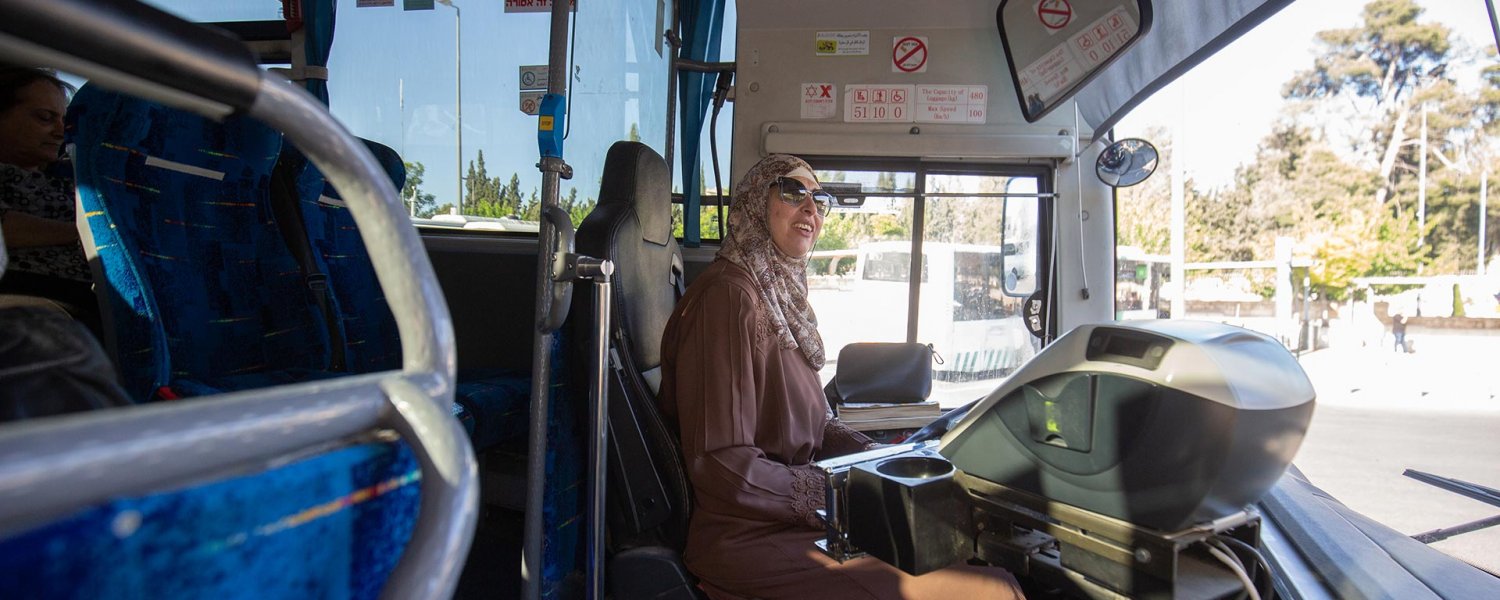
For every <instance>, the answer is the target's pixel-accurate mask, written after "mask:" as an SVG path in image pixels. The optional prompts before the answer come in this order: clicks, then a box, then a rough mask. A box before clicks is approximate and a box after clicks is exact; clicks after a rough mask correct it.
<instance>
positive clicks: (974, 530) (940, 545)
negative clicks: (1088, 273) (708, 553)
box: [819, 321, 1314, 598]
mask: <svg viewBox="0 0 1500 600" xmlns="http://www.w3.org/2000/svg"><path fill="white" fill-rule="evenodd" d="M1313 403H1314V392H1313V386H1312V383H1311V382H1310V381H1309V380H1308V378H1307V375H1306V374H1305V373H1304V372H1303V371H1302V369H1301V367H1300V366H1299V365H1298V364H1297V362H1296V360H1295V359H1294V358H1293V357H1292V356H1291V355H1290V354H1288V353H1287V351H1286V349H1285V348H1283V347H1282V346H1281V345H1280V344H1278V343H1277V342H1276V341H1275V340H1272V339H1270V338H1268V337H1266V336H1264V335H1262V334H1259V333H1255V332H1252V331H1248V330H1244V329H1240V328H1237V327H1232V326H1228V325H1222V324H1218V323H1207V322H1193V321H1145V322H1137V323H1131V324H1123V323H1118V324H1109V325H1087V326H1081V327H1078V328H1077V329H1075V330H1073V331H1071V332H1069V333H1068V334H1067V335H1065V336H1063V337H1062V338H1060V339H1058V340H1057V342H1055V343H1054V344H1052V345H1050V346H1048V347H1047V349H1046V350H1045V351H1043V352H1042V353H1041V354H1039V355H1037V357H1036V358H1034V359H1033V360H1032V361H1031V362H1029V363H1027V364H1026V366H1024V367H1022V368H1021V369H1020V370H1018V371H1017V372H1016V373H1015V374H1014V375H1013V376H1012V377H1010V378H1009V379H1008V380H1006V382H1005V383H1004V384H1003V385H1001V386H1000V387H999V388H998V389H996V390H995V391H994V392H992V393H991V394H990V395H989V396H987V397H985V398H984V399H982V400H979V401H978V402H977V403H976V404H975V405H974V407H973V408H972V409H971V410H970V411H969V412H968V414H967V415H966V416H965V417H964V418H963V419H962V420H960V421H959V422H957V423H956V424H955V425H954V427H953V429H952V430H951V431H948V432H947V433H946V434H944V435H943V436H942V438H941V439H936V440H928V441H923V442H917V443H913V444H907V445H903V446H897V447H891V448H882V449H879V450H875V451H871V452H866V453H862V454H858V455H851V456H846V457H841V458H839V459H835V460H830V461H825V462H823V463H819V464H820V466H821V467H822V468H823V469H824V470H825V472H826V473H827V474H828V476H829V477H828V481H829V484H828V490H827V492H828V507H829V508H828V510H827V511H826V515H825V517H826V520H827V523H828V536H827V538H826V539H825V540H823V541H821V542H820V544H819V545H820V546H822V547H823V548H824V549H825V550H826V551H827V552H828V553H829V554H830V555H832V556H834V557H835V558H838V559H841V560H843V559H848V558H851V557H854V556H859V555H861V554H862V553H868V554H869V555H871V556H874V557H876V558H879V559H881V560H884V561H886V562H888V563H891V564H892V565H895V566H897V567H899V568H901V569H903V570H905V571H907V572H909V573H912V574H922V573H926V572H930V571H933V570H937V569H941V568H943V567H946V566H948V565H951V564H955V563H959V562H963V561H965V560H969V559H973V558H977V559H979V560H982V561H984V562H988V563H990V564H995V565H999V566H1003V567H1006V568H1007V569H1010V570H1011V571H1012V572H1014V573H1016V574H1017V575H1018V576H1029V577H1032V578H1033V579H1034V580H1037V581H1042V582H1045V583H1047V584H1048V585H1051V586H1054V587H1057V588H1059V589H1064V590H1070V591H1072V592H1074V593H1076V594H1077V595H1081V596H1087V597H1100V598H1104V597H1119V596H1127V597H1152V598H1213V597H1220V596H1224V595H1228V594H1233V593H1237V592H1239V591H1240V590H1241V589H1242V582H1241V580H1240V579H1239V578H1238V577H1237V576H1236V575H1235V574H1234V572H1233V568H1232V567H1229V566H1226V565H1224V564H1221V563H1220V562H1218V561H1217V560H1216V559H1215V558H1214V556H1213V555H1214V554H1215V552H1214V550H1210V548H1222V547H1223V546H1224V543H1225V542H1226V541H1228V542H1230V543H1234V544H1238V543H1244V544H1247V545H1249V546H1251V547H1254V546H1256V544H1257V539H1258V535H1257V534H1258V528H1259V516H1258V514H1257V513H1256V511H1255V510H1254V508H1253V507H1252V506H1251V505H1252V504H1254V503H1255V502H1256V501H1257V500H1259V499H1260V497H1261V496H1262V495H1263V494H1264V493H1265V492H1266V491H1267V490H1269V489H1270V488H1271V486H1272V485H1273V484H1274V483H1275V482H1276V480H1277V479H1279V478H1280V477H1281V475H1282V473H1283V472H1285V470H1286V468H1287V466H1289V465H1290V464H1291V460H1292V457H1293V456H1294V455H1295V454H1296V451H1297V448H1298V447H1299V446H1300V445H1301V443H1302V439H1303V436H1304V434H1305V433H1306V430H1307V425H1308V422H1309V421H1310V420H1311V418H1312V410H1313ZM1225 538H1229V540H1226V539H1225Z"/></svg>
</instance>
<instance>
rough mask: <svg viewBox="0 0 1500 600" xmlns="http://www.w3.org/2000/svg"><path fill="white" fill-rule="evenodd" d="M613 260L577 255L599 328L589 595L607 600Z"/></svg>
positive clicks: (592, 388) (592, 396)
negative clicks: (591, 286)
mask: <svg viewBox="0 0 1500 600" xmlns="http://www.w3.org/2000/svg"><path fill="white" fill-rule="evenodd" d="M614 270H615V265H614V263H612V262H610V261H607V260H599V259H593V258H588V257H579V258H578V275H579V276H580V277H589V278H592V279H593V280H594V323H595V324H596V326H597V327H598V331H597V332H596V334H597V336H596V337H595V338H594V344H595V350H596V354H595V355H594V371H593V373H591V374H592V375H593V381H592V382H591V384H590V385H589V408H590V409H591V410H592V411H593V414H592V415H591V416H592V417H593V418H592V423H591V426H592V427H593V430H592V431H591V432H590V433H591V435H590V437H589V446H590V448H589V450H590V451H591V452H590V453H589V478H590V481H591V482H592V484H593V486H592V490H591V493H590V494H589V540H588V544H589V546H588V548H589V550H588V552H589V556H588V566H589V573H588V576H589V595H588V597H589V598H590V599H591V600H604V495H605V488H606V481H607V479H606V477H607V473H606V472H605V469H606V467H607V464H606V462H605V461H606V460H607V459H606V458H605V451H606V450H607V449H608V443H609V395H608V392H606V389H607V388H606V387H605V386H606V385H607V384H608V381H607V380H606V379H605V378H606V377H607V373H608V372H609V326H610V322H609V320H610V310H611V308H612V306H611V302H612V301H613V299H612V298H611V290H610V284H609V276H610V274H612V273H614Z"/></svg>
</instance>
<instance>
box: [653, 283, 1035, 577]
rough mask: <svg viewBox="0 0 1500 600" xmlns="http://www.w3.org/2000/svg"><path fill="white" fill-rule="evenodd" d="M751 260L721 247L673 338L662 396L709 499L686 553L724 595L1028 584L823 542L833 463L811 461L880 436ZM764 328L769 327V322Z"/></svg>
mask: <svg viewBox="0 0 1500 600" xmlns="http://www.w3.org/2000/svg"><path fill="white" fill-rule="evenodd" d="M760 304H761V303H760V296H759V292H758V290H757V288H756V284H755V282H754V280H753V279H752V278H751V276H750V274H749V273H748V272H746V271H745V270H744V269H742V268H740V267H739V266H737V265H735V264H733V263H730V262H729V261H726V260H723V259H720V260H716V261H714V263H713V264H711V265H710V266H709V267H708V269H707V270H706V271H704V273H703V274H702V275H700V276H699V277H698V278H697V280H695V281H694V282H693V285H692V287H691V288H689V289H688V291H687V294H686V296H684V297H683V299H682V300H681V301H680V302H679V303H678V305H677V309H676V310H675V311H674V312H673V314H672V317H671V319H670V320H669V321H668V322H667V327H666V332H665V334H664V336H663V339H662V375H663V382H662V387H661V404H662V409H663V410H664V411H665V412H666V413H667V414H668V415H669V416H673V415H675V417H676V419H677V422H678V426H679V428H680V430H681V434H682V450H683V458H684V460H685V461H686V463H687V470H688V477H689V479H690V480H691V481H692V485H693V495H694V499H695V501H696V505H695V506H694V511H693V516H692V522H691V525H690V526H689V531H688V541H687V549H686V551H685V553H684V554H685V556H684V558H685V560H686V562H687V565H688V568H689V569H691V570H692V571H693V573H695V574H697V575H698V577H699V578H700V579H701V580H702V585H703V588H704V589H705V591H707V592H708V593H709V595H710V596H713V597H714V598H735V597H753V598H965V599H966V600H973V599H978V598H1019V597H1020V596H1021V592H1020V590H1019V588H1017V587H1016V584H1015V580H1014V579H1012V578H1011V577H1010V574H1009V573H1006V572H1005V571H1004V570H1001V569H996V568H988V567H974V566H967V565H964V566H956V567H950V568H948V569H944V570H942V571H938V572H935V573H929V574H926V575H923V576H920V577H913V576H911V575H908V574H906V573H903V572H901V571H900V570H898V569H896V568H894V567H892V566H890V565H887V564H886V563H884V562H881V561H880V560H878V559H874V558H861V559H856V560H852V561H849V562H846V563H842V564H840V563H837V562H835V561H833V560H832V559H830V558H828V557H826V556H824V555H823V554H822V553H821V552H819V551H818V549H817V548H816V547H814V546H813V542H814V541H815V540H817V539H818V538H819V537H821V535H822V527H821V525H820V524H819V523H818V522H817V521H816V519H815V517H814V516H813V511H814V510H816V509H818V508H822V505H823V476H822V474H821V473H820V472H818V471H817V470H816V469H814V468H813V467H812V465H811V462H812V461H814V460H818V459H821V458H827V457H830V456H837V455H839V454H844V453H848V452H851V451H855V450H860V449H862V448H863V447H864V445H865V444H866V443H868V441H869V440H868V438H865V437H864V436H862V435H860V434H858V433H856V432H853V431H852V430H850V429H848V428H847V427H845V426H843V425H842V424H841V423H838V422H837V421H836V420H833V419H832V418H831V417H830V415H829V411H828V405H827V403H826V401H825V400H824V397H823V391H822V385H821V383H820V382H819V380H818V374H817V372H816V371H814V370H813V369H812V367H811V366H810V365H809V364H808V363H807V359H806V358H804V357H803V355H802V353H801V352H800V351H799V350H797V349H795V348H794V349H783V348H781V347H780V346H779V345H778V344H777V341H776V340H777V338H776V336H775V335H774V334H772V333H769V332H767V331H764V329H765V328H767V327H769V325H768V324H767V321H766V320H765V319H764V315H763V314H762V310H761V305H760ZM758 329H761V330H762V331H761V332H760V335H757V330H758Z"/></svg>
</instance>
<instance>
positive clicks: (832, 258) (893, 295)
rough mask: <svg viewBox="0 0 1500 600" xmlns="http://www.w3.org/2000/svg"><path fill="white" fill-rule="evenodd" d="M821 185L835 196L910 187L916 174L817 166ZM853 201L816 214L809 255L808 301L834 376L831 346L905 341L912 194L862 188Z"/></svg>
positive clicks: (828, 375)
mask: <svg viewBox="0 0 1500 600" xmlns="http://www.w3.org/2000/svg"><path fill="white" fill-rule="evenodd" d="M816 174H817V176H818V180H819V181H820V182H823V184H824V187H825V188H826V189H829V190H830V191H834V192H835V193H837V194H839V195H840V196H841V197H860V196H859V195H861V194H881V193H887V194H895V193H908V194H909V193H910V192H911V191H912V189H913V188H914V186H915V183H914V182H915V180H916V178H915V174H913V173H911V172H888V171H817V172H816ZM863 198H864V203H863V205H860V206H839V207H836V208H834V209H833V212H831V213H829V215H828V217H827V218H826V219H824V221H823V232H822V233H821V234H820V235H819V236H818V243H817V245H816V246H814V247H813V255H812V260H810V261H809V262H808V273H807V275H808V277H807V287H808V293H807V295H808V301H809V302H810V303H811V304H812V307H813V310H814V311H815V312H816V313H817V315H818V332H819V333H821V334H822V336H823V348H824V350H825V352H826V353H827V355H828V362H827V364H826V365H825V366H824V367H823V371H822V373H821V375H822V377H823V381H824V383H827V382H828V380H830V379H832V378H833V374H834V371H835V370H836V369H837V367H838V353H839V350H840V349H842V348H843V347H844V345H845V344H849V343H852V342H902V341H906V313H907V297H908V286H907V281H909V280H910V278H911V239H912V238H911V223H912V209H913V206H914V205H915V203H914V200H913V198H912V197H911V196H880V195H865V196H863Z"/></svg>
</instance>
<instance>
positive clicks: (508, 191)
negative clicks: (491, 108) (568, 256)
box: [463, 150, 598, 227]
mask: <svg viewBox="0 0 1500 600" xmlns="http://www.w3.org/2000/svg"><path fill="white" fill-rule="evenodd" d="M468 172H469V175H468V177H467V178H465V181H466V182H467V183H468V189H466V190H465V191H464V204H463V214H466V215H469V216H474V217H496V218H498V217H514V218H517V219H520V220H523V221H538V220H540V219H541V215H542V202H541V197H540V194H539V192H538V191H537V189H536V188H532V189H531V191H530V192H529V193H523V192H521V176H520V174H519V173H511V175H510V179H509V180H508V181H506V182H504V183H502V180H501V179H500V178H499V177H490V175H489V171H488V169H487V168H486V167H485V164H484V151H483V150H480V151H479V156H478V157H477V159H476V160H473V161H470V162H469V171H468ZM595 204H598V201H597V200H595V199H594V198H585V199H579V198H578V188H568V193H567V195H566V196H563V197H562V198H559V199H558V206H559V207H561V208H562V209H563V210H565V211H567V213H568V217H569V218H570V219H571V220H572V221H573V226H575V227H576V226H578V224H579V223H582V222H583V218H584V217H585V216H588V214H589V212H591V211H593V210H594V205H595Z"/></svg>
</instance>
